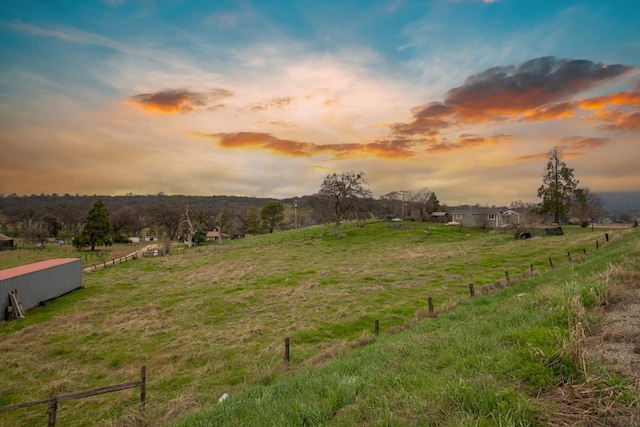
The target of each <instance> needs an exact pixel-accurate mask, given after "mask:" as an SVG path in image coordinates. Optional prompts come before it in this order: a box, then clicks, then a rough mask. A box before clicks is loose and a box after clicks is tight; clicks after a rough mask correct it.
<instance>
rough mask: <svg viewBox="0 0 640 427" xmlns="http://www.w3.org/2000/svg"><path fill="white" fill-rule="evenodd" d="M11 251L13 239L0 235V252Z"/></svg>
mask: <svg viewBox="0 0 640 427" xmlns="http://www.w3.org/2000/svg"><path fill="white" fill-rule="evenodd" d="M7 249H13V237H9V236H5V235H4V234H0V251H3V250H7Z"/></svg>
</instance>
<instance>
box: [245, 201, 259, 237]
mask: <svg viewBox="0 0 640 427" xmlns="http://www.w3.org/2000/svg"><path fill="white" fill-rule="evenodd" d="M246 223H247V234H258V232H259V231H260V227H261V225H262V223H261V222H260V214H259V212H258V208H256V207H255V206H251V207H250V208H249V210H248V211H247V219H246Z"/></svg>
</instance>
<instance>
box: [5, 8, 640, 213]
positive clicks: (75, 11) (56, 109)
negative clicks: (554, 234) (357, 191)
mask: <svg viewBox="0 0 640 427" xmlns="http://www.w3.org/2000/svg"><path fill="white" fill-rule="evenodd" d="M639 17H640V1H635V0H628V1H617V0H611V1H602V0H593V1H591V0H579V1H578V0H567V1H552V0H549V1H547V0H484V1H482V0H430V1H411V0H386V1H368V0H345V1H327V0H304V1H286V0H241V1H231V0H229V1H225V0H216V1H204V0H201V1H189V0H166V1H165V0H104V1H98V0H95V1H91V0H86V1H76V0H73V1H71V0H70V1H63V0H58V1H53V0H42V1H35V0H31V1H21V0H14V1H3V2H1V3H0V58H1V59H2V60H1V61H0V194H4V195H9V194H12V193H16V194H18V195H26V194H41V193H45V194H51V193H58V194H60V195H62V194H66V193H69V194H90V195H92V194H100V195H123V194H127V193H134V194H156V193H159V192H163V193H165V194H191V195H235V196H259V197H275V198H288V197H294V196H302V195H308V194H313V193H316V192H317V191H318V190H319V187H320V184H321V183H322V180H323V178H324V177H325V176H326V175H327V174H328V173H333V172H338V173H340V172H347V171H356V172H359V171H363V172H365V175H366V177H367V179H368V183H369V189H370V190H371V191H372V192H373V195H374V196H375V197H379V196H380V195H382V194H385V193H388V192H391V191H395V190H408V191H416V190H419V189H421V188H423V187H428V188H429V189H431V190H432V191H434V192H435V193H436V195H437V196H438V199H439V200H440V201H441V202H442V203H446V204H449V205H455V204H475V203H480V204H483V205H484V204H487V205H494V204H495V205H509V204H510V203H511V202H512V201H515V200H522V201H532V202H537V201H539V199H538V198H537V195H536V193H537V189H538V187H539V186H540V184H541V183H542V175H543V173H544V169H545V165H546V156H547V153H548V152H549V151H550V150H551V149H552V148H553V147H554V146H556V145H557V146H560V147H562V148H563V152H564V160H565V161H566V163H567V164H568V166H569V167H571V168H574V175H575V177H576V178H577V179H578V180H579V181H580V184H579V185H580V186H582V187H588V188H590V189H591V190H593V191H596V192H599V191H600V192H602V191H632V190H633V191H637V190H640V70H639V68H638V67H639V66H640V23H639V22H640V18H639Z"/></svg>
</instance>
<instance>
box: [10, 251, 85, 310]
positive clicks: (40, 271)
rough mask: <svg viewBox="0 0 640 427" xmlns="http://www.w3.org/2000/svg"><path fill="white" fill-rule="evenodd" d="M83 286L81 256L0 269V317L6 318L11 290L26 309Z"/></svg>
mask: <svg viewBox="0 0 640 427" xmlns="http://www.w3.org/2000/svg"><path fill="white" fill-rule="evenodd" d="M80 287H82V259H80V258H58V259H50V260H47V261H41V262H36V263H33V264H28V265H23V266H20V267H13V268H8V269H6V270H0V320H2V319H5V315H6V313H7V308H8V307H9V305H10V296H9V295H10V293H11V291H13V290H14V289H15V290H16V291H17V294H18V295H19V296H20V300H21V302H22V308H23V309H24V310H29V309H31V308H34V307H37V306H38V305H39V304H40V303H41V302H44V301H48V300H51V299H54V298H57V297H59V296H61V295H64V294H66V293H68V292H71V291H73V290H74V289H78V288H80Z"/></svg>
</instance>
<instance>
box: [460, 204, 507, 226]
mask: <svg viewBox="0 0 640 427" xmlns="http://www.w3.org/2000/svg"><path fill="white" fill-rule="evenodd" d="M451 220H452V221H453V222H455V223H458V224H460V225H463V226H469V227H491V228H493V227H506V226H509V225H513V224H520V214H519V213H518V212H515V211H512V210H511V209H506V210H505V209H501V208H482V207H471V208H459V209H454V210H453V211H452V212H451Z"/></svg>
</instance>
